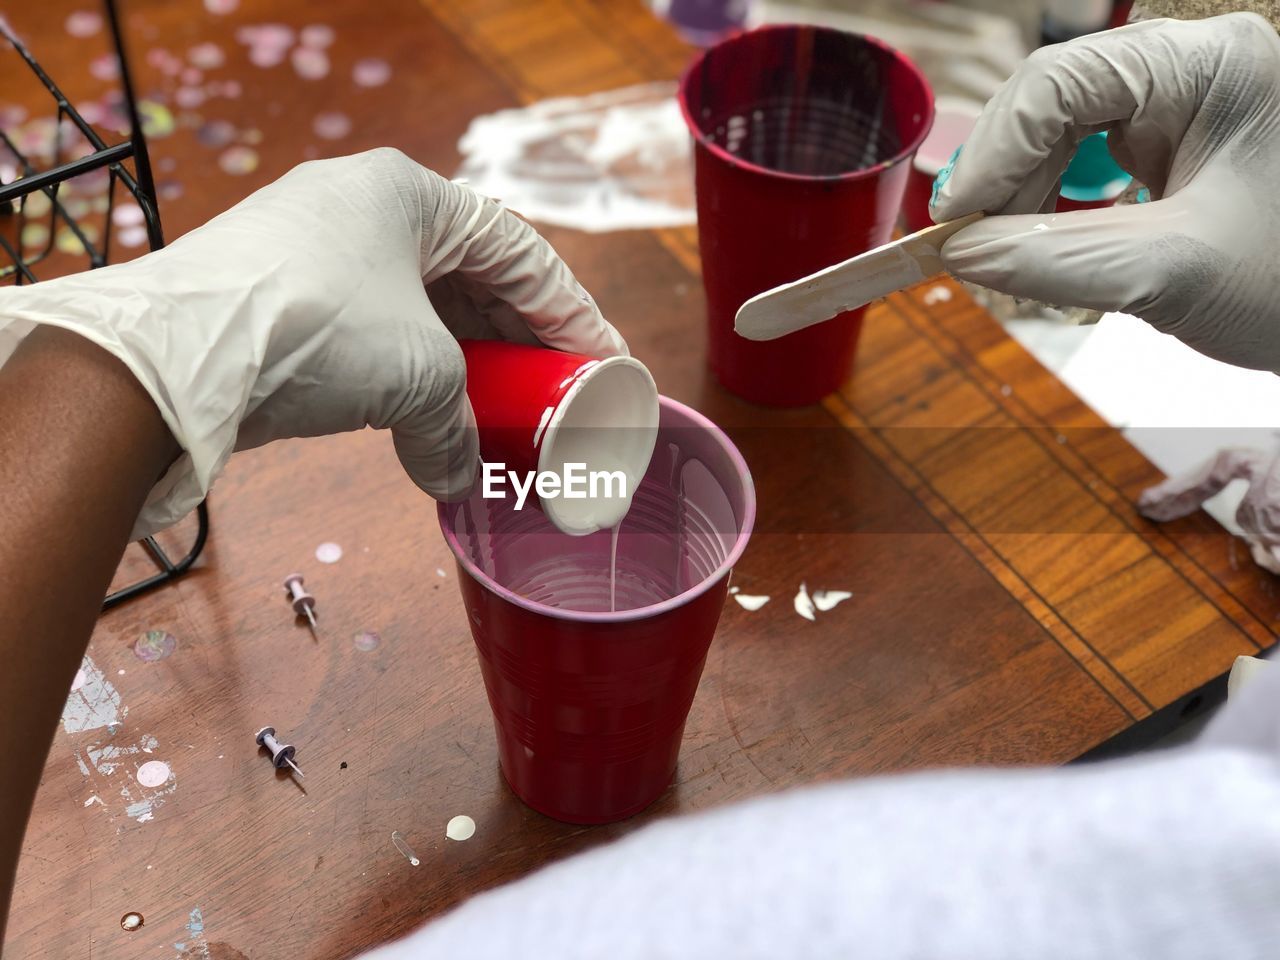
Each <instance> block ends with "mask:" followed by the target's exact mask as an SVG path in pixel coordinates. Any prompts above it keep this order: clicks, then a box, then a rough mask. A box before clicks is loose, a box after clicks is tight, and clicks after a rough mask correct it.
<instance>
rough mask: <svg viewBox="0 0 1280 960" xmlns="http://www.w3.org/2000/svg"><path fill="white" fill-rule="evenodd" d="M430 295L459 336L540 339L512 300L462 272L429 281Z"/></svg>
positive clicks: (518, 340)
mask: <svg viewBox="0 0 1280 960" xmlns="http://www.w3.org/2000/svg"><path fill="white" fill-rule="evenodd" d="M427 296H428V297H429V298H430V299H431V303H432V305H434V306H435V308H436V311H437V312H438V313H439V314H440V317H441V319H442V320H443V322H444V324H445V326H446V327H447V328H448V329H449V332H450V333H452V334H453V335H454V336H455V337H457V338H458V339H459V340H465V339H476V340H493V339H498V340H508V341H511V342H512V343H528V344H537V343H539V342H540V341H539V340H538V338H537V336H536V335H535V334H534V332H533V331H532V330H530V329H529V326H528V324H526V323H525V321H524V317H522V316H521V315H520V314H519V313H518V312H517V311H516V309H515V308H514V307H513V306H511V304H509V303H506V302H505V301H503V300H499V299H498V298H497V297H496V296H494V294H492V293H491V292H490V291H489V289H488V288H487V287H483V286H481V285H479V284H477V283H475V282H474V281H472V280H471V279H470V278H468V277H465V276H463V275H462V274H461V273H456V272H455V273H450V274H446V275H445V276H443V277H441V278H440V279H439V280H436V281H434V282H432V283H431V284H429V285H428V286H427Z"/></svg>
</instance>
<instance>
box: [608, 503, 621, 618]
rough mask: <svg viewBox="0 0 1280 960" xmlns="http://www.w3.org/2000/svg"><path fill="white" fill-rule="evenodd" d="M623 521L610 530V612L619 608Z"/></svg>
mask: <svg viewBox="0 0 1280 960" xmlns="http://www.w3.org/2000/svg"><path fill="white" fill-rule="evenodd" d="M621 529H622V524H621V523H615V524H614V525H613V529H612V530H610V531H609V612H610V613H614V612H615V611H617V609H618V531H619V530H621Z"/></svg>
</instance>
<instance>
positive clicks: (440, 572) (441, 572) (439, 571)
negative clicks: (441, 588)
mask: <svg viewBox="0 0 1280 960" xmlns="http://www.w3.org/2000/svg"><path fill="white" fill-rule="evenodd" d="M436 576H437V577H440V578H442V579H443V578H444V577H446V576H448V574H446V573H445V572H444V569H443V568H442V567H436Z"/></svg>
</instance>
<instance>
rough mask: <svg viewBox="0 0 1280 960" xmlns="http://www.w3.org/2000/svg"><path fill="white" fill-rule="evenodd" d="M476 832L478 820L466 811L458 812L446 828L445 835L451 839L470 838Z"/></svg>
mask: <svg viewBox="0 0 1280 960" xmlns="http://www.w3.org/2000/svg"><path fill="white" fill-rule="evenodd" d="M475 832H476V822H475V821H474V820H472V819H471V818H470V817H468V816H467V815H466V814H465V813H460V814H458V816H456V817H454V818H453V819H452V820H450V821H449V823H448V824H447V825H446V826H445V828H444V835H445V836H446V837H448V838H449V839H450V840H470V839H471V838H472V837H473V836H475Z"/></svg>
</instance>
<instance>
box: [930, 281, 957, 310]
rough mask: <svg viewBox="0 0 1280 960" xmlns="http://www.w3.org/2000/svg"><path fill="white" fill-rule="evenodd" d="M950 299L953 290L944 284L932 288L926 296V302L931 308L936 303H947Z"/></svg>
mask: <svg viewBox="0 0 1280 960" xmlns="http://www.w3.org/2000/svg"><path fill="white" fill-rule="evenodd" d="M950 299H951V288H950V287H947V286H943V285H942V284H938V285H937V286H936V287H930V288H929V289H928V290H926V291H925V294H924V302H925V303H926V304H927V305H929V306H933V305H934V304H935V303H946V302H947V301H948V300H950Z"/></svg>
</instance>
